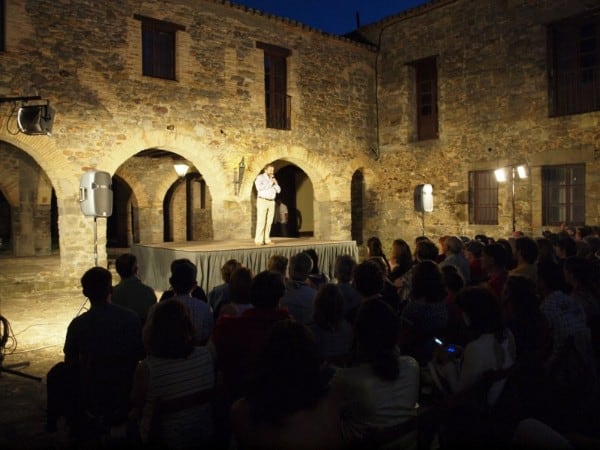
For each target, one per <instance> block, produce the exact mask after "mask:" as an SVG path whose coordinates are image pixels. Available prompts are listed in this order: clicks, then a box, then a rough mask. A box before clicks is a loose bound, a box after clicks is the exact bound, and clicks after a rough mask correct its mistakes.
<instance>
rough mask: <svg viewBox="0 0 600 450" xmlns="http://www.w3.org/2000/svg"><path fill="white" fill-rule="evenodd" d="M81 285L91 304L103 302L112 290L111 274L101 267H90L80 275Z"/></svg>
mask: <svg viewBox="0 0 600 450" xmlns="http://www.w3.org/2000/svg"><path fill="white" fill-rule="evenodd" d="M81 287H82V288H83V295H85V296H86V297H87V298H88V299H89V300H90V303H91V304H92V305H94V304H97V303H104V302H106V301H107V300H108V296H109V295H110V294H111V292H112V275H111V273H110V272H109V271H108V270H106V269H105V268H103V267H92V268H91V269H89V270H87V271H86V272H85V273H84V274H83V276H82V277H81Z"/></svg>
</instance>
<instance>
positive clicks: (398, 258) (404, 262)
mask: <svg viewBox="0 0 600 450" xmlns="http://www.w3.org/2000/svg"><path fill="white" fill-rule="evenodd" d="M392 258H393V259H394V261H395V262H396V264H397V265H398V268H399V270H400V272H401V273H402V274H404V273H406V272H407V271H408V270H409V269H410V268H411V266H412V264H413V259H412V253H411V251H410V247H409V246H408V243H407V242H406V241H405V240H404V239H395V240H394V242H392Z"/></svg>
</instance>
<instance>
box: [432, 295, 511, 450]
mask: <svg viewBox="0 0 600 450" xmlns="http://www.w3.org/2000/svg"><path fill="white" fill-rule="evenodd" d="M456 302H457V303H458V305H459V306H460V307H461V308H462V310H463V318H464V321H465V324H466V326H467V331H468V332H469V334H470V336H469V337H468V342H467V344H466V346H465V348H464V352H463V354H462V362H461V363H460V364H459V363H458V362H459V360H458V359H456V358H454V357H453V356H451V355H456V352H453V353H450V352H448V351H447V350H448V348H447V347H445V346H441V347H439V348H438V351H437V352H436V356H435V361H436V363H437V365H436V370H437V373H438V374H440V375H441V376H442V377H443V379H445V381H446V382H447V386H448V387H449V390H450V392H451V393H454V394H460V395H454V396H453V397H452V401H453V407H455V408H458V409H454V410H453V413H451V414H450V415H449V417H447V418H446V426H444V427H443V428H444V429H445V430H446V431H447V436H446V439H447V440H448V442H451V443H452V444H453V445H455V444H456V445H458V444H459V443H460V444H465V445H470V444H472V443H474V442H481V441H485V440H486V439H490V435H489V434H488V432H489V429H488V428H486V425H488V424H489V422H483V420H484V419H485V418H484V417H482V410H483V409H490V408H492V407H494V406H495V405H496V403H497V402H498V399H499V398H500V395H501V393H502V392H503V389H504V387H505V384H506V376H507V374H508V373H509V368H511V367H512V366H513V364H514V363H515V360H516V348H515V341H514V338H513V335H512V333H511V332H510V330H509V329H508V328H506V326H505V325H504V321H503V319H502V314H501V311H500V307H499V305H498V300H497V297H496V296H495V295H494V293H493V292H492V291H490V290H489V289H487V288H485V287H469V288H466V289H464V290H462V291H461V292H460V293H459V294H458V297H457V299H456ZM503 371H506V375H503V376H497V377H495V378H493V379H492V380H491V381H490V384H489V386H488V385H486V384H485V380H486V377H487V376H488V375H490V374H492V373H496V374H499V373H502V372H503ZM480 387H481V388H482V391H480V390H479V388H480ZM472 400H475V401H472ZM482 408H483V409H482ZM505 418H506V419H511V418H510V417H505ZM495 425H498V424H495ZM496 429H498V430H500V429H501V427H500V426H499V425H498V426H497V427H496ZM505 437H506V436H505ZM488 443H489V442H488ZM452 448H454V447H452Z"/></svg>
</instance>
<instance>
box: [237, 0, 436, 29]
mask: <svg viewBox="0 0 600 450" xmlns="http://www.w3.org/2000/svg"><path fill="white" fill-rule="evenodd" d="M232 3H238V4H241V5H245V6H248V7H250V8H255V9H259V10H261V11H264V12H268V13H271V14H274V15H276V16H280V17H288V18H290V19H294V20H297V21H298V22H302V23H305V24H307V25H310V26H312V27H314V28H317V29H319V30H322V31H325V32H327V33H331V34H337V35H341V34H345V33H348V32H350V31H353V30H355V29H356V28H357V27H356V12H357V11H358V12H359V15H360V25H361V26H364V25H368V24H370V23H373V22H377V21H379V20H380V19H383V18H384V17H387V16H391V15H394V14H398V13H401V12H403V11H406V10H407V9H410V8H414V7H415V6H419V5H422V4H424V3H428V0H232Z"/></svg>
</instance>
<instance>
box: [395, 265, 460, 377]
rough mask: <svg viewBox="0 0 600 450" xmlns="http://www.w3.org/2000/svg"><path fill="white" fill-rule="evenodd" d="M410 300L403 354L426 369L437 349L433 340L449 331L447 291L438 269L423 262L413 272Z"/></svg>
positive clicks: (405, 315) (404, 314)
mask: <svg viewBox="0 0 600 450" xmlns="http://www.w3.org/2000/svg"><path fill="white" fill-rule="evenodd" d="M412 272H413V279H412V283H411V286H412V288H411V289H412V290H411V300H410V301H409V302H408V304H407V305H406V306H405V308H404V309H403V310H402V313H401V315H400V319H401V324H402V328H401V340H400V345H401V349H402V353H404V354H407V355H411V356H412V357H414V358H415V359H416V360H417V361H418V362H419V365H421V366H424V365H426V364H427V363H428V362H429V361H430V360H431V358H432V355H433V351H434V349H435V342H434V339H435V338H436V337H440V338H445V336H446V331H447V327H448V305H447V304H446V303H445V302H444V299H445V298H446V288H445V286H444V281H443V278H442V272H441V271H440V268H439V266H438V265H437V264H436V263H435V262H433V261H421V262H419V263H417V264H416V265H415V267H414V269H413V271H412Z"/></svg>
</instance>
